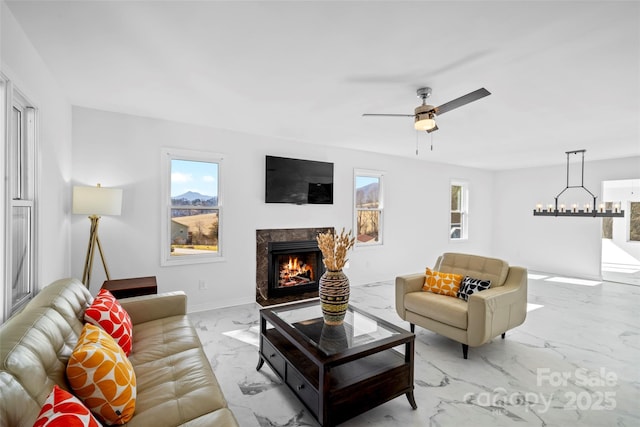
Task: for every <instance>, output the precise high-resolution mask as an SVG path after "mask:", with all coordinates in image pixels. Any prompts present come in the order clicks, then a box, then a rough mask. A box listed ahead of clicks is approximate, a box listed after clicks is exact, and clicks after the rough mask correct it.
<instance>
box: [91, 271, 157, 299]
mask: <svg viewBox="0 0 640 427" xmlns="http://www.w3.org/2000/svg"><path fill="white" fill-rule="evenodd" d="M102 289H107V290H108V291H109V292H111V293H112V294H113V296H114V297H116V298H129V297H137V296H140V295H151V294H157V293H158V284H157V283H156V277H155V276H149V277H135V278H131V279H118V280H105V281H104V283H103V284H102Z"/></svg>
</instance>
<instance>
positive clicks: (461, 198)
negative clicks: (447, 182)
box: [449, 181, 469, 240]
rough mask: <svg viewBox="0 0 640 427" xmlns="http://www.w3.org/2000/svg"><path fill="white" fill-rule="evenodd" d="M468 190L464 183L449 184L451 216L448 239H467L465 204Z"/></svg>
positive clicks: (454, 182)
mask: <svg viewBox="0 0 640 427" xmlns="http://www.w3.org/2000/svg"><path fill="white" fill-rule="evenodd" d="M468 194H469V190H468V188H467V184H466V183H465V182H459V181H458V182H456V181H453V182H451V215H450V223H449V238H450V239H451V240H464V239H467V237H468V229H467V228H468V227H467V206H468V205H467V203H468V198H469V197H468Z"/></svg>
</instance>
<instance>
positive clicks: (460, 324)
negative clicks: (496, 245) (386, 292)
mask: <svg viewBox="0 0 640 427" xmlns="http://www.w3.org/2000/svg"><path fill="white" fill-rule="evenodd" d="M433 270H436V271H440V272H443V273H455V274H461V275H463V276H470V277H473V278H476V279H482V280H491V286H490V287H489V289H486V290H483V291H481V292H476V293H473V294H472V295H470V296H469V300H468V302H467V301H464V300H462V299H460V298H456V297H451V296H445V295H440V294H436V293H432V292H428V291H423V290H422V286H423V285H424V283H425V274H424V273H416V274H409V275H403V276H398V277H396V311H397V312H398V315H399V316H400V317H401V318H402V319H403V320H406V321H407V322H409V323H410V327H411V331H412V332H414V331H415V325H418V326H420V327H422V328H425V329H429V330H430V331H433V332H435V333H438V334H440V335H444V336H446V337H448V338H451V339H453V340H455V341H458V342H460V343H462V354H463V356H464V358H465V359H466V358H467V354H468V350H469V346H471V347H477V346H480V345H482V344H485V343H486V342H488V341H490V340H492V339H493V338H495V337H497V336H498V335H502V338H503V339H504V337H505V332H506V331H508V330H509V329H512V328H515V327H516V326H518V325H521V324H522V323H523V322H524V320H525V317H526V315H527V270H526V269H525V268H523V267H513V266H511V267H510V266H509V264H507V263H506V262H505V261H503V260H500V259H497V258H487V257H482V256H477V255H468V254H458V253H445V254H443V255H441V256H440V257H438V261H437V262H436V265H435V266H434V268H433Z"/></svg>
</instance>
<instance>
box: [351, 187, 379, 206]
mask: <svg viewBox="0 0 640 427" xmlns="http://www.w3.org/2000/svg"><path fill="white" fill-rule="evenodd" d="M379 199H380V186H379V185H378V183H377V182H373V183H371V184H368V185H365V186H364V187H360V188H357V189H356V203H357V204H358V206H362V205H367V204H371V203H374V204H377V203H378V201H379Z"/></svg>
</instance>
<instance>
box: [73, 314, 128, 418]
mask: <svg viewBox="0 0 640 427" xmlns="http://www.w3.org/2000/svg"><path fill="white" fill-rule="evenodd" d="M67 379H68V380H69V384H70V385H71V388H72V389H73V391H74V393H75V394H76V395H77V396H78V397H79V398H80V399H82V401H83V402H84V403H85V404H86V405H87V407H89V409H90V410H91V411H92V412H94V413H95V414H96V415H97V416H98V417H99V418H100V419H101V420H102V421H104V422H105V423H106V424H108V425H114V424H124V423H126V422H127V421H129V420H130V419H131V417H133V412H134V410H135V406H136V374H135V372H134V371H133V366H131V362H129V360H128V359H127V356H126V355H125V354H124V351H122V349H121V348H120V346H119V345H118V344H117V343H116V342H115V341H114V340H113V338H111V336H110V335H109V334H107V333H106V332H105V331H103V330H102V329H101V328H99V327H98V326H95V325H92V324H90V323H87V324H86V325H85V326H84V329H83V331H82V334H81V335H80V338H79V339H78V344H77V345H76V348H75V349H74V350H73V353H72V354H71V357H70V358H69V363H68V364H67Z"/></svg>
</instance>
